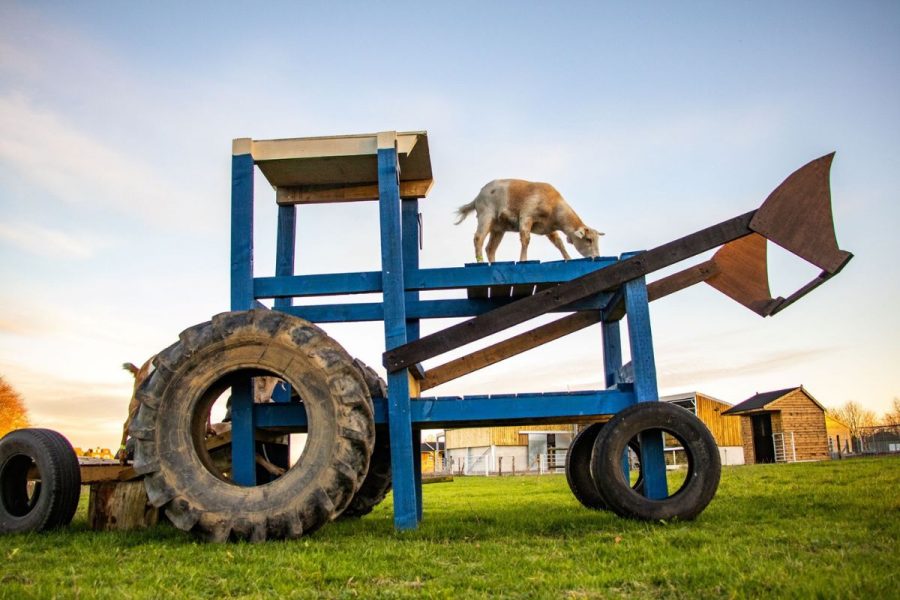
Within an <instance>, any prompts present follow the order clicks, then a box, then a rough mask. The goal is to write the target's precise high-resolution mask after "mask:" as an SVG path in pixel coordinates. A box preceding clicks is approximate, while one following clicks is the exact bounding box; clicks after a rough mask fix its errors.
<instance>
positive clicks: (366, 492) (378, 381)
mask: <svg viewBox="0 0 900 600" xmlns="http://www.w3.org/2000/svg"><path fill="white" fill-rule="evenodd" d="M353 364H354V365H355V366H356V368H357V370H358V371H359V373H360V375H362V377H363V380H365V382H366V387H367V388H368V389H369V395H370V396H371V397H372V398H387V383H386V382H385V381H384V379H382V378H381V377H379V375H378V373H376V372H375V369H373V368H372V367H370V366H368V365H367V364H365V363H364V362H362V361H361V360H359V359H358V358H357V359H354V360H353ZM389 431H390V430H389V429H388V427H387V426H386V425H379V426H377V427H375V447H374V448H373V449H372V459H371V460H370V461H369V471H368V472H367V473H366V478H365V479H364V480H363V482H362V485H361V486H360V487H359V490H357V492H356V494H354V496H353V500H351V501H350V504H348V505H347V508H345V509H344V512H342V513H341V514H340V515H338V517H337V518H338V519H346V518H354V517H362V516H365V515H367V514H369V513H370V512H372V510H374V508H375V507H376V506H377V505H378V504H380V503H381V502H382V501H383V500H384V499H385V497H387V494H388V492H389V491H391V438H390V434H389Z"/></svg>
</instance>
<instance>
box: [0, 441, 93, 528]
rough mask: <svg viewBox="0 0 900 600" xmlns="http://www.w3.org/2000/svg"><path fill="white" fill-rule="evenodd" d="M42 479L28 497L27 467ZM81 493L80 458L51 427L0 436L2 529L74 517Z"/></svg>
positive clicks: (54, 523) (51, 524)
mask: <svg viewBox="0 0 900 600" xmlns="http://www.w3.org/2000/svg"><path fill="white" fill-rule="evenodd" d="M32 464H34V465H35V466H36V467H37V471H38V473H39V474H40V477H41V479H40V483H39V484H36V488H35V489H34V492H33V494H32V496H31V498H30V499H29V497H28V492H27V484H28V479H27V475H28V471H29V469H30V467H31V465H32ZM80 496H81V471H80V470H79V468H78V457H77V456H76V455H75V451H74V450H73V449H72V445H71V444H70V443H69V440H67V439H66V438H65V437H63V436H62V435H61V434H59V433H57V432H56V431H52V430H50V429H17V430H15V431H11V432H9V433H8V434H6V435H5V436H3V439H2V440H0V533H22V532H27V531H45V530H49V529H56V528H58V527H64V526H66V525H68V524H69V523H71V522H72V517H73V516H74V515H75V509H77V508H78V499H79V497H80Z"/></svg>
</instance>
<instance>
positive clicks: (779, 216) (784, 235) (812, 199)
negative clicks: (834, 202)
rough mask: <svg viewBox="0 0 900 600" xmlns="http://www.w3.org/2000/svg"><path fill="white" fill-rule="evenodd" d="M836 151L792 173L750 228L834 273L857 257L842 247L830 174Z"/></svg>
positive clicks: (770, 195) (761, 210)
mask: <svg viewBox="0 0 900 600" xmlns="http://www.w3.org/2000/svg"><path fill="white" fill-rule="evenodd" d="M833 159H834V152H832V153H831V154H826V155H825V156H822V157H820V158H817V159H816V160H813V161H811V162H809V163H807V164H806V165H804V166H802V167H800V168H799V169H797V170H796V171H794V172H793V173H791V174H790V175H789V176H788V177H787V179H785V180H784V181H783V182H782V183H781V185H779V186H778V187H777V188H775V190H774V191H773V192H772V193H771V194H769V197H768V198H766V201H765V202H763V204H762V206H760V208H759V210H758V211H756V215H755V216H754V217H753V220H752V221H751V222H750V228H751V229H753V230H754V231H756V232H757V233H760V234H762V235H763V236H764V237H766V238H768V239H770V240H772V241H773V242H775V243H776V244H778V245H779V246H781V247H782V248H784V249H786V250H789V251H791V252H793V253H794V254H796V255H797V256H799V257H801V258H803V259H805V260H808V261H809V262H811V263H812V264H814V265H816V266H817V267H819V268H820V269H823V270H825V271H828V272H829V273H831V274H834V273H837V272H838V271H840V270H841V269H842V268H843V267H844V265H845V264H847V262H848V261H849V260H850V259H851V258H852V257H853V255H852V254H850V253H849V252H845V251H844V250H841V249H840V248H838V244H837V238H836V237H835V235H834V219H833V216H832V213H831V186H830V183H829V176H830V173H831V161H832V160H833Z"/></svg>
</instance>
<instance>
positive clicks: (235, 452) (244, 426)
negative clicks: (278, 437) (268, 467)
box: [231, 378, 256, 486]
mask: <svg viewBox="0 0 900 600" xmlns="http://www.w3.org/2000/svg"><path fill="white" fill-rule="evenodd" d="M251 384H252V380H251V379H250V378H246V379H244V380H243V381H241V382H239V383H235V384H234V385H232V386H231V479H232V481H234V483H236V484H237V485H243V486H253V485H256V418H255V417H256V411H255V410H254V408H253V406H254V405H253V391H252V385H251Z"/></svg>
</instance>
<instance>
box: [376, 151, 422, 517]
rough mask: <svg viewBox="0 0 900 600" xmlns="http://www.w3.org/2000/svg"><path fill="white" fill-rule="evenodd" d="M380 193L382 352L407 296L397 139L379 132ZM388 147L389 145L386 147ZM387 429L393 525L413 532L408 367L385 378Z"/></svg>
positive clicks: (402, 319)
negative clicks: (382, 287) (386, 387)
mask: <svg viewBox="0 0 900 600" xmlns="http://www.w3.org/2000/svg"><path fill="white" fill-rule="evenodd" d="M378 142H379V143H378V195H379V215H380V221H381V273H382V282H383V284H384V338H385V348H396V347H398V346H401V345H403V344H405V343H406V298H405V290H404V285H403V239H402V238H403V231H402V226H401V216H400V182H399V168H398V159H397V146H396V138H395V137H394V136H391V135H384V134H379V140H378ZM388 143H389V144H390V145H388ZM388 415H389V423H388V427H389V428H390V432H391V470H392V476H393V488H394V526H395V527H396V528H397V529H400V530H405V529H415V528H416V526H417V525H418V522H419V518H418V508H417V506H418V498H417V493H416V482H415V473H414V463H413V453H412V445H413V437H412V421H411V418H410V400H409V377H408V374H407V370H406V369H401V370H399V371H396V372H394V373H392V374H390V375H389V376H388Z"/></svg>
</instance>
